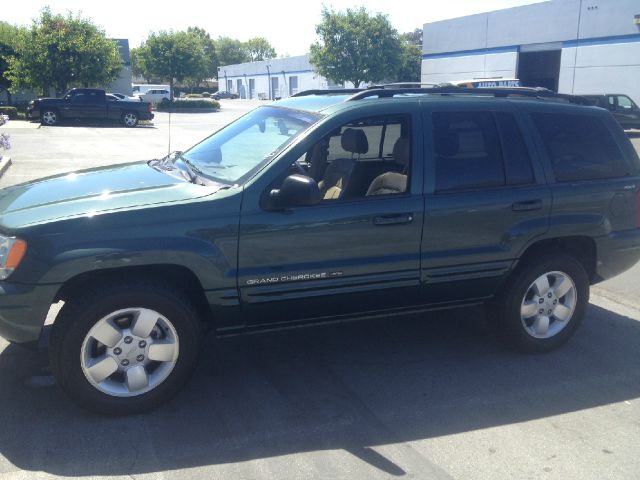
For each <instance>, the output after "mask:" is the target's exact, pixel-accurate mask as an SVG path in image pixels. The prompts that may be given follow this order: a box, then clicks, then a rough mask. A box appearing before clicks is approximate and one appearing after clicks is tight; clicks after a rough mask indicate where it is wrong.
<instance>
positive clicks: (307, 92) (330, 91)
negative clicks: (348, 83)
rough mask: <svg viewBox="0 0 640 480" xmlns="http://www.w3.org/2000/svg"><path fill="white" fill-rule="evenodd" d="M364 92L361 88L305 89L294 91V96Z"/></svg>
mask: <svg viewBox="0 0 640 480" xmlns="http://www.w3.org/2000/svg"><path fill="white" fill-rule="evenodd" d="M359 92H364V90H363V89H361V88H330V89H325V90H303V91H302V92H298V93H294V94H293V95H291V96H292V97H308V96H310V95H335V94H340V93H342V94H345V93H359Z"/></svg>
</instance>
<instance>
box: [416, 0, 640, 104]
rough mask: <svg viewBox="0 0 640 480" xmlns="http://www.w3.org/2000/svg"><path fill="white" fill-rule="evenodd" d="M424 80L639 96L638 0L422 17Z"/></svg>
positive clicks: (555, 0)
mask: <svg viewBox="0 0 640 480" xmlns="http://www.w3.org/2000/svg"><path fill="white" fill-rule="evenodd" d="M423 42H424V43H423V51H422V53H423V59H422V81H423V82H425V83H441V82H446V81H452V80H469V79H473V78H486V77H503V78H514V77H515V78H519V79H520V80H521V81H522V82H523V84H524V85H525V86H544V87H547V88H551V89H552V90H557V91H559V92H561V93H575V94H587V93H605V92H606V93H626V94H628V95H629V96H631V97H632V98H633V99H634V100H635V102H636V103H640V0H551V1H547V2H542V3H537V4H533V5H526V6H522V7H515V8H509V9H505V10H498V11H495V12H489V13H482V14H479V15H470V16H467V17H461V18H455V19H452V20H444V21H440V22H434V23H426V24H425V25H424V33H423Z"/></svg>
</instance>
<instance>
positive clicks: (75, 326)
mask: <svg viewBox="0 0 640 480" xmlns="http://www.w3.org/2000/svg"><path fill="white" fill-rule="evenodd" d="M199 339H200V320H199V318H198V315H197V313H196V312H195V310H194V308H193V306H192V305H191V304H190V302H189V301H188V300H187V299H186V298H185V297H183V296H182V295H180V294H179V293H177V292H175V291H173V290H172V289H170V288H168V287H165V286H162V285H155V284H151V283H142V282H140V283H135V284H130V285H122V284H120V285H110V286H106V287H103V288H101V289H95V290H91V291H89V292H88V293H87V294H85V295H82V296H81V297H76V298H74V299H71V300H69V301H68V302H66V303H65V305H64V306H63V308H62V310H61V311H60V314H59V317H58V319H57V320H56V322H55V323H54V326H53V331H52V335H51V344H50V356H51V367H52V370H53V373H54V375H55V377H56V379H57V381H58V384H59V385H60V387H61V388H62V389H63V390H64V391H65V393H67V394H68V395H69V396H70V397H71V398H72V399H73V400H74V401H76V402H77V403H78V404H79V405H80V406H82V407H85V408H87V409H89V410H93V411H95V412H98V413H106V414H130V413H141V412H146V411H148V410H150V409H152V408H154V407H156V406H157V405H159V404H161V403H163V402H165V401H166V400H167V399H168V398H169V397H171V396H173V395H174V394H175V393H176V392H178V391H179V390H180V388H181V387H182V386H183V384H184V383H185V382H186V381H187V380H188V378H189V376H190V374H191V372H192V371H193V369H194V366H195V362H196V359H197V352H198V347H199Z"/></svg>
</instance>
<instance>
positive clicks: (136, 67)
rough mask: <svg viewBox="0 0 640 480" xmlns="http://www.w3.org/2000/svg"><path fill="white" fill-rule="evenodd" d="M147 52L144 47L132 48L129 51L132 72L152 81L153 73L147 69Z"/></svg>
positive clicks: (149, 81)
mask: <svg viewBox="0 0 640 480" xmlns="http://www.w3.org/2000/svg"><path fill="white" fill-rule="evenodd" d="M145 54H146V52H145V51H144V47H143V46H141V47H137V48H132V49H131V50H130V51H129V56H130V57H131V73H132V74H133V75H134V76H136V77H142V78H144V79H145V80H146V81H147V82H148V83H151V75H150V74H149V71H148V70H147V66H146V64H145Z"/></svg>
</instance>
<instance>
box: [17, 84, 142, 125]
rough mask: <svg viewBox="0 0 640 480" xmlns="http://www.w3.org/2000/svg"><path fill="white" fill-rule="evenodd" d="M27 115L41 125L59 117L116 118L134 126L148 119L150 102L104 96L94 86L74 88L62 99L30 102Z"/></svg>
mask: <svg viewBox="0 0 640 480" xmlns="http://www.w3.org/2000/svg"><path fill="white" fill-rule="evenodd" d="M27 117H28V118H30V119H34V120H35V119H39V120H40V122H41V123H42V124H43V125H56V124H57V123H59V122H60V121H61V120H69V119H73V120H112V121H113V120H115V121H119V122H120V123H122V125H124V126H125V127H135V126H136V125H138V121H139V120H151V119H152V118H153V113H151V104H150V103H149V102H135V101H132V102H129V101H126V100H118V99H117V98H116V97H114V96H112V95H107V94H106V93H105V91H104V90H99V89H96V88H73V89H71V90H69V92H68V93H67V94H66V95H65V96H64V97H62V98H39V99H37V100H33V101H31V102H30V103H29V106H28V107H27Z"/></svg>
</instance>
